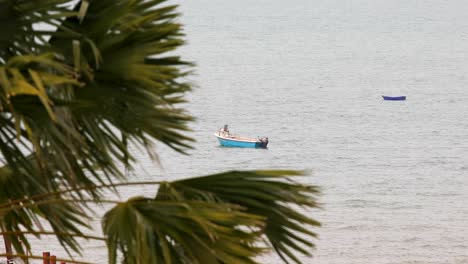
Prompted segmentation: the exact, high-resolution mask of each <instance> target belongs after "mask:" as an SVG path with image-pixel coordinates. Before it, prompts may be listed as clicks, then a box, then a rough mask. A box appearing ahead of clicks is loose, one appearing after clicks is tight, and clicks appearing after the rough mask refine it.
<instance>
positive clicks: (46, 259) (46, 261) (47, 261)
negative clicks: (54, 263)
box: [42, 252, 50, 264]
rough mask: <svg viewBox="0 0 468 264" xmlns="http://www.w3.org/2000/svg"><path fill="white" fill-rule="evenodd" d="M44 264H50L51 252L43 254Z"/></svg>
mask: <svg viewBox="0 0 468 264" xmlns="http://www.w3.org/2000/svg"><path fill="white" fill-rule="evenodd" d="M42 259H43V261H44V262H42V263H43V264H50V252H42Z"/></svg>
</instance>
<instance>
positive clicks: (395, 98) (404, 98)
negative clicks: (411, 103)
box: [382, 95, 406, 101]
mask: <svg viewBox="0 0 468 264" xmlns="http://www.w3.org/2000/svg"><path fill="white" fill-rule="evenodd" d="M382 97H383V99H384V100H388V101H405V100H406V96H385V95H382Z"/></svg>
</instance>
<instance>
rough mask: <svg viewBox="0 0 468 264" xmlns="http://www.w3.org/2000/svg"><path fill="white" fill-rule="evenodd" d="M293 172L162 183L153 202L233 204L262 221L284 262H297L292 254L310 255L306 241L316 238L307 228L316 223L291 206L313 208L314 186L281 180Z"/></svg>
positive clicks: (235, 173) (233, 173) (234, 174)
mask: <svg viewBox="0 0 468 264" xmlns="http://www.w3.org/2000/svg"><path fill="white" fill-rule="evenodd" d="M301 175H302V173H300V172H297V171H251V172H241V171H231V172H225V173H220V174H214V175H208V176H204V177H199V178H192V179H187V180H179V181H175V182H171V183H166V184H163V185H162V186H161V188H160V190H159V191H158V195H157V197H156V200H169V201H193V200H201V201H211V202H222V203H230V204H236V205H239V206H242V207H244V208H246V212H247V213H250V214H254V215H258V216H261V217H263V218H265V219H266V220H265V227H264V229H263V232H264V234H265V235H266V237H267V238H268V240H269V242H270V243H271V245H272V246H273V248H274V249H275V251H276V252H277V253H278V254H279V255H280V257H281V258H282V259H283V260H284V261H285V262H287V260H288V258H290V259H292V260H293V261H295V262H297V263H300V260H299V259H298V258H297V257H295V255H294V253H293V252H294V251H299V252H301V253H302V254H304V255H307V256H311V251H310V249H311V248H313V247H314V244H313V242H311V241H310V238H315V237H316V236H317V235H316V233H315V232H313V231H311V230H310V228H309V227H307V228H306V227H304V226H303V225H304V224H306V225H309V226H310V227H318V226H320V223H319V222H317V221H316V220H314V219H312V218H310V217H308V216H307V215H306V214H304V213H301V212H299V211H298V210H297V209H293V208H292V207H291V206H299V207H302V208H306V209H307V208H309V209H310V208H317V207H318V204H317V202H316V199H315V197H316V195H318V193H319V190H318V188H317V187H315V186H310V185H303V184H299V183H296V182H293V181H285V179H287V177H297V176H301Z"/></svg>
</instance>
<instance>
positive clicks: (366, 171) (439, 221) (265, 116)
mask: <svg viewBox="0 0 468 264" xmlns="http://www.w3.org/2000/svg"><path fill="white" fill-rule="evenodd" d="M181 12H182V13H183V17H182V18H181V19H180V21H181V22H182V23H183V24H185V25H186V26H185V32H186V34H187V40H188V45H187V46H186V47H184V49H183V50H182V54H183V55H184V56H185V58H186V59H188V60H191V61H194V62H196V63H197V68H196V75H194V76H192V77H191V79H192V80H193V82H194V83H195V84H196V85H197V86H198V87H197V88H196V89H195V90H194V92H193V94H191V95H190V96H189V98H190V103H189V104H188V106H187V107H188V109H189V110H190V112H191V113H193V114H194V115H195V116H196V117H197V118H198V120H197V122H196V123H194V124H193V125H192V128H193V130H194V132H193V133H192V136H194V137H195V138H196V139H197V143H196V144H195V145H194V146H195V150H193V151H191V155H190V156H188V157H184V156H180V155H178V154H175V153H173V152H171V151H168V150H167V149H165V148H164V147H161V148H160V150H159V151H160V152H159V153H160V158H161V162H162V164H163V166H164V169H162V170H161V169H160V168H158V166H156V165H154V164H152V163H150V161H149V160H148V159H147V158H146V157H145V156H144V155H143V154H141V157H142V159H143V162H142V165H141V167H140V168H139V169H138V171H137V174H138V176H135V178H136V179H144V180H147V179H151V180H157V179H177V178H182V177H188V176H193V175H202V174H207V173H212V172H219V171H224V170H230V169H259V168H262V169H264V168H295V169H306V170H309V171H310V172H311V176H310V177H307V178H306V179H304V182H307V183H310V184H315V185H319V186H321V187H322V190H323V195H322V196H321V197H320V201H321V203H322V204H323V208H324V209H323V210H321V211H318V212H310V214H312V215H313V217H315V218H316V219H318V220H319V221H321V222H322V223H323V227H322V228H320V229H319V230H316V231H317V232H318V233H319V234H320V238H319V239H318V240H317V241H315V242H316V246H317V249H316V250H315V251H314V257H313V258H303V260H304V263H320V264H325V263H327V264H328V263H330V264H331V263H333V264H338V263H347V264H349V263H373V264H377V263H382V264H383V263H385V264H403V263H414V264H416V263H418V264H419V263H420V264H423V263H468V206H467V201H468V177H467V175H468V141H467V138H468V118H467V117H468V111H467V110H468V90H467V87H468V78H467V77H468V44H467V43H468V4H467V3H466V1H462V0H426V1H422V0H410V1H408V0H345V1H343V0H326V1H325V0H313V1H311V0H291V1H266V0H238V1H214V0H211V1H209V0H197V1H181ZM384 94H385V95H406V96H407V97H408V100H407V101H405V102H388V101H383V100H382V98H381V95H384ZM225 123H228V124H230V126H231V130H233V131H235V132H237V133H239V134H244V135H250V136H262V135H266V136H268V137H269V138H270V145H269V148H268V149H267V150H257V149H233V148H222V147H219V146H218V143H217V142H216V140H215V138H214V137H213V136H212V133H213V132H214V130H216V129H217V128H219V127H220V126H222V125H223V124H225ZM125 192H126V194H127V195H140V194H146V195H152V193H153V191H152V190H151V188H149V187H145V188H142V189H130V190H126V191H125ZM84 245H85V248H86V249H87V252H90V253H87V254H86V255H88V256H90V255H91V256H94V257H95V259H94V261H97V262H104V260H105V257H104V256H102V255H103V254H102V253H103V252H100V251H102V250H103V247H102V245H94V244H84ZM262 261H264V262H265V263H281V262H280V261H279V259H278V258H277V257H276V256H274V255H271V256H265V257H264V258H262Z"/></svg>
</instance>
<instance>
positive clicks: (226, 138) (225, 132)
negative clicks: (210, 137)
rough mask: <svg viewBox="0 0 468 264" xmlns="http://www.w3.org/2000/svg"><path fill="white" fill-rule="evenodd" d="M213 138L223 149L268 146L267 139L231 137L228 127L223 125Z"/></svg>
mask: <svg viewBox="0 0 468 264" xmlns="http://www.w3.org/2000/svg"><path fill="white" fill-rule="evenodd" d="M214 136H215V137H216V138H217V139H218V141H219V143H220V144H221V146H224V147H237V148H266V147H267V145H268V138H267V137H262V138H257V139H255V138H249V137H241V136H238V135H233V134H231V133H230V132H229V129H228V126H227V125H225V126H224V127H223V128H221V129H220V130H218V131H216V133H215V134H214Z"/></svg>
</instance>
